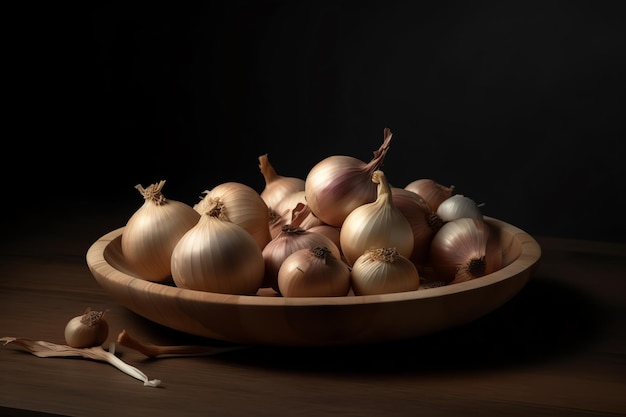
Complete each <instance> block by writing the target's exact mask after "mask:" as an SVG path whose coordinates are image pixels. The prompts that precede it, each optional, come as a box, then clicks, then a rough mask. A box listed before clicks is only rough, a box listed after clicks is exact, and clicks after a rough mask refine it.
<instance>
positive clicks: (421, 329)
mask: <svg viewBox="0 0 626 417" xmlns="http://www.w3.org/2000/svg"><path fill="white" fill-rule="evenodd" d="M485 220H486V221H487V222H489V223H490V224H491V225H493V226H494V228H495V230H497V231H498V232H499V234H500V239H501V242H502V252H503V257H504V265H506V266H504V267H503V268H502V269H500V270H498V271H496V272H494V273H491V274H488V275H485V276H483V277H480V278H476V279H473V280H471V281H466V282H461V283H457V284H450V285H446V286H440V287H435V288H420V289H419V290H417V291H410V292H403V293H393V294H383V295H367V296H354V295H350V296H346V297H308V298H295V297H294V298H290V297H281V296H276V295H274V296H266V294H267V293H266V292H265V291H266V290H268V289H261V290H259V293H258V294H257V295H252V296H250V295H247V296H242V295H230V294H217V293H209V292H202V291H194V290H186V289H182V288H177V287H175V286H174V285H173V284H161V283H154V282H150V281H146V280H143V279H141V278H139V277H137V276H135V275H133V273H132V272H131V271H130V270H129V269H128V267H127V265H126V263H125V261H124V256H123V255H122V251H121V236H122V233H123V231H124V228H123V227H121V228H119V229H117V230H114V231H112V232H109V233H107V234H106V235H104V236H102V237H101V238H100V239H98V240H97V241H96V242H94V243H93V245H92V246H91V247H90V248H89V250H88V251H87V256H86V258H87V264H88V266H89V269H90V270H91V273H92V274H93V276H94V277H95V278H96V280H97V281H98V283H99V284H100V286H102V288H103V289H104V290H105V291H106V292H107V293H109V294H110V295H111V297H112V298H114V299H115V300H116V301H118V302H119V303H121V304H122V305H124V306H126V307H127V308H128V309H130V310H131V311H133V312H135V313H137V314H139V315H141V316H143V317H145V318H147V319H149V320H151V321H154V322H156V323H159V324H161V325H164V326H166V327H169V328H172V329H176V330H179V331H182V332H186V333H190V334H193V335H196V336H201V337H206V338H210V339H216V340H221V341H226V342H232V343H238V344H249V345H250V344H253V345H274V346H331V345H355V344H366V343H376V342H385V341H394V340H401V339H408V338H413V337H417V336H420V335H425V334H428V333H433V332H438V331H441V330H444V329H448V328H452V327H454V326H459V325H462V324H465V323H468V322H470V321H473V320H476V319H478V318H480V317H482V316H484V315H486V314H487V313H489V312H491V311H493V310H495V309H496V308H498V307H500V306H502V305H503V304H504V303H506V302H507V301H509V300H510V299H511V298H512V297H514V296H515V295H516V294H517V293H518V292H519V291H520V290H521V289H522V288H523V287H524V286H525V285H526V283H527V282H528V280H529V278H530V276H531V273H532V271H533V270H534V267H535V265H536V264H537V262H538V261H539V259H540V257H541V248H540V246H539V244H538V243H537V241H536V240H535V239H533V238H532V237H531V236H530V235H528V234H527V233H526V232H524V231H523V230H520V229H518V228H517V227H515V226H512V225H510V224H507V223H505V222H503V221H500V220H497V219H493V218H488V217H487V218H486V219H485Z"/></svg>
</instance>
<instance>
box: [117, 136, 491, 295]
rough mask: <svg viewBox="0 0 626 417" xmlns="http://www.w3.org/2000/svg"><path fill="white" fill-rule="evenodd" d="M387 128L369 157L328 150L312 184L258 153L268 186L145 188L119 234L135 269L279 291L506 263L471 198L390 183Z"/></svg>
mask: <svg viewBox="0 0 626 417" xmlns="http://www.w3.org/2000/svg"><path fill="white" fill-rule="evenodd" d="M383 133H384V136H383V143H382V144H381V146H380V147H379V148H378V149H377V150H376V151H374V157H373V158H372V159H371V161H369V162H367V163H366V162H363V161H361V160H360V159H358V158H355V157H353V156H348V155H332V156H329V157H327V158H324V159H323V160H321V161H320V162H318V163H317V164H315V165H314V166H313V167H312V168H311V169H310V170H309V172H308V174H307V176H306V178H305V179H301V178H298V177H289V176H283V175H279V174H277V172H276V170H275V169H274V167H273V166H272V164H270V162H269V159H268V156H267V154H264V155H261V156H259V168H260V171H261V174H262V175H263V178H264V180H265V186H264V188H263V190H261V192H258V191H256V190H254V189H253V188H252V187H250V186H248V185H245V184H242V183H237V182H225V183H222V184H218V185H217V186H215V187H214V188H212V189H211V190H206V191H204V193H203V194H204V195H203V196H202V197H201V199H200V201H199V202H197V203H196V204H195V205H194V206H188V205H187V204H185V203H182V202H178V201H173V200H168V199H166V198H165V197H164V196H163V194H162V192H161V191H162V188H163V185H164V183H165V181H161V182H159V183H156V184H152V185H151V186H149V187H147V188H143V187H142V186H140V185H138V186H137V187H136V188H137V189H138V190H139V191H140V192H141V194H142V196H143V197H144V200H145V202H144V204H143V206H142V207H140V208H139V209H138V210H137V211H136V212H135V213H133V215H132V216H131V217H130V219H129V220H128V222H127V224H126V228H125V229H124V232H123V234H122V241H121V243H122V252H123V255H124V257H125V259H126V260H127V262H128V266H129V268H130V269H131V270H132V271H133V272H134V273H135V274H136V275H137V276H138V277H139V278H142V279H146V280H150V281H156V282H165V281H168V280H169V281H170V282H172V283H173V284H174V285H176V286H178V287H180V288H186V289H192V290H199V291H208V292H216V293H225V294H240V295H255V294H258V293H259V290H261V289H263V288H271V289H273V290H274V291H275V292H276V293H277V295H279V296H283V297H336V296H347V295H349V294H350V292H351V290H352V293H354V294H355V295H357V296H358V295H371V294H384V293H389V292H403V291H416V290H419V289H420V288H422V287H426V286H425V285H424V286H422V285H421V284H431V283H433V282H440V283H441V285H449V284H456V283H460V282H463V281H467V280H471V279H475V278H479V277H482V276H484V275H487V274H490V273H492V272H494V271H497V270H498V269H500V268H502V266H503V264H502V250H501V246H500V242H499V235H498V233H494V229H492V227H491V226H490V224H489V223H487V222H485V219H484V218H483V214H482V211H481V206H480V205H478V204H476V203H475V202H474V201H473V200H472V199H471V198H469V197H467V196H464V195H462V194H456V193H455V188H454V186H444V185H442V184H439V183H437V182H436V181H434V180H432V179H429V178H423V179H417V180H414V181H412V182H410V183H409V184H407V185H406V186H405V187H403V188H401V187H394V186H392V185H391V184H390V182H389V180H388V178H387V175H386V172H383V170H382V169H381V167H382V165H383V162H384V159H385V156H386V154H387V152H388V150H389V147H390V142H391V138H392V133H391V131H390V130H389V129H384V132H383ZM392 168H393V167H392ZM389 171H391V169H390V170H389ZM429 286H430V285H429Z"/></svg>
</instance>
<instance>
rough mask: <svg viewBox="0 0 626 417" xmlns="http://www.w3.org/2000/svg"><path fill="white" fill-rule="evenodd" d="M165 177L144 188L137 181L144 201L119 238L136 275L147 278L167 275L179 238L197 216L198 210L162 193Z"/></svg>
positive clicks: (163, 278) (167, 276) (163, 279)
mask: <svg viewBox="0 0 626 417" xmlns="http://www.w3.org/2000/svg"><path fill="white" fill-rule="evenodd" d="M164 185H165V181H161V182H159V183H157V184H152V185H150V186H148V187H147V188H143V187H142V186H141V185H137V186H136V187H135V188H137V190H139V192H140V193H141V195H142V196H143V198H144V203H143V205H142V206H141V207H140V208H139V209H138V210H137V211H136V212H135V213H133V215H132V216H131V217H130V219H129V220H128V222H127V223H126V227H125V228H124V232H123V234H122V238H121V245H122V253H123V254H124V258H125V260H126V262H127V263H128V266H129V267H130V268H131V269H132V271H133V272H135V274H137V276H139V277H140V278H142V279H145V280H147V281H155V282H163V281H167V280H169V279H170V275H171V265H170V260H171V256H172V251H173V250H174V247H175V246H176V243H178V240H179V239H180V238H181V237H182V236H183V235H184V234H185V233H186V232H187V231H188V230H189V229H191V228H192V227H193V226H194V225H195V224H196V223H197V222H198V220H199V219H200V214H199V213H198V212H196V211H195V210H194V209H193V208H192V207H191V206H189V205H187V204H185V203H182V202H180V201H175V200H168V199H166V198H165V196H164V195H163V194H162V189H163V186H164Z"/></svg>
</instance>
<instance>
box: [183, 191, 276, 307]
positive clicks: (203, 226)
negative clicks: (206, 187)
mask: <svg viewBox="0 0 626 417" xmlns="http://www.w3.org/2000/svg"><path fill="white" fill-rule="evenodd" d="M223 208H224V206H223V205H222V203H220V202H219V201H218V200H213V202H212V203H211V205H209V206H207V207H206V209H205V212H204V214H202V216H201V217H200V220H199V221H198V223H197V224H196V225H195V226H194V227H192V228H191V229H190V230H189V231H188V232H187V233H185V235H184V236H183V237H182V238H181V239H180V240H179V241H178V244H177V245H176V247H175V248H174V252H173V253H172V278H173V280H174V284H176V286H177V287H180V288H185V289H190V290H198V291H208V292H215V293H222V294H241V295H253V294H256V292H257V291H258V289H259V288H261V284H262V282H263V275H264V269H265V265H264V260H263V255H262V252H261V249H260V248H259V246H258V244H257V242H256V241H255V240H254V238H253V237H252V236H251V235H250V233H248V232H247V231H246V230H245V229H243V228H242V227H241V226H239V225H237V224H235V223H232V222H230V221H229V220H228V219H227V218H226V217H224V216H223V212H222V210H223Z"/></svg>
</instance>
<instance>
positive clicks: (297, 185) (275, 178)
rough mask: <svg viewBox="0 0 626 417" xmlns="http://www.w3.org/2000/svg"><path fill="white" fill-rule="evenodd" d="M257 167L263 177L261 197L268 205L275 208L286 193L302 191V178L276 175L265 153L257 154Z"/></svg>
mask: <svg viewBox="0 0 626 417" xmlns="http://www.w3.org/2000/svg"><path fill="white" fill-rule="evenodd" d="M259 168H260V169H261V174H263V178H264V179H265V188H264V189H263V191H262V192H261V198H262V199H263V201H265V204H267V206H268V207H270V208H275V207H276V206H277V205H278V203H280V201H282V199H283V198H285V197H286V196H287V195H289V194H291V193H294V192H297V191H304V180H303V179H301V178H296V177H284V176H282V175H278V174H277V173H276V170H275V169H274V167H273V166H272V164H271V163H270V161H269V159H268V157H267V154H264V155H261V156H259Z"/></svg>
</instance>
